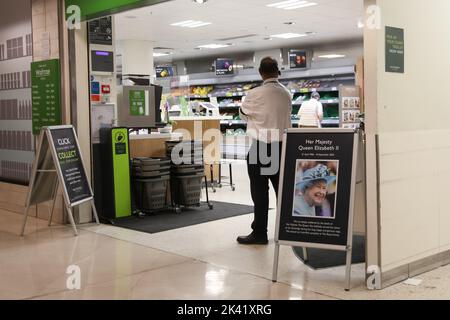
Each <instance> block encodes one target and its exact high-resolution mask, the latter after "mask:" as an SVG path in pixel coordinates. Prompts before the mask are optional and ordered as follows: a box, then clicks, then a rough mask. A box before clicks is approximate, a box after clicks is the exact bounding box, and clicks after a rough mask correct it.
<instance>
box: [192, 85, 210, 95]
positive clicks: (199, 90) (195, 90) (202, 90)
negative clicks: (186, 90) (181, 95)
mask: <svg viewBox="0 0 450 320" xmlns="http://www.w3.org/2000/svg"><path fill="white" fill-rule="evenodd" d="M213 90H214V87H213V86H207V87H192V88H191V93H190V94H191V95H192V96H201V97H206V96H208V95H209V94H210V93H211V91H213Z"/></svg>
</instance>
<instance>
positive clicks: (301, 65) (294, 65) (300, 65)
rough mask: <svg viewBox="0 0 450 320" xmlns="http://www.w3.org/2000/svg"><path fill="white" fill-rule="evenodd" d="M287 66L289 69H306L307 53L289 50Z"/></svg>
mask: <svg viewBox="0 0 450 320" xmlns="http://www.w3.org/2000/svg"><path fill="white" fill-rule="evenodd" d="M289 64H290V68H291V69H306V68H308V53H307V51H305V50H290V51H289Z"/></svg>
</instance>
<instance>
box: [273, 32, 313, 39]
mask: <svg viewBox="0 0 450 320" xmlns="http://www.w3.org/2000/svg"><path fill="white" fill-rule="evenodd" d="M306 36H307V35H306V34H300V33H282V34H274V35H271V36H270V37H271V38H280V39H293V38H300V37H306Z"/></svg>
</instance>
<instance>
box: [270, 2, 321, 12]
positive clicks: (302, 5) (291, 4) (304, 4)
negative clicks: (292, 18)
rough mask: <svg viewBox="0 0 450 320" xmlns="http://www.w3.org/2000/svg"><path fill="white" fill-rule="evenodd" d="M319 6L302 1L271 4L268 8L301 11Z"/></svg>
mask: <svg viewBox="0 0 450 320" xmlns="http://www.w3.org/2000/svg"><path fill="white" fill-rule="evenodd" d="M317 5H318V3H315V2H309V1H302V0H289V1H282V2H275V3H271V4H268V5H267V7H270V8H277V9H284V10H295V9H301V8H306V7H312V6H317Z"/></svg>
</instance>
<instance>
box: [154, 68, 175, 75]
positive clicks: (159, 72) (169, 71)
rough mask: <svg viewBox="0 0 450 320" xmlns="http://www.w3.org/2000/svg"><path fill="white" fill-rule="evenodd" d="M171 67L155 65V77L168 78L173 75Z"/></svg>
mask: <svg viewBox="0 0 450 320" xmlns="http://www.w3.org/2000/svg"><path fill="white" fill-rule="evenodd" d="M173 75H174V72H173V67H156V77H157V78H169V77H173Z"/></svg>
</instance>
